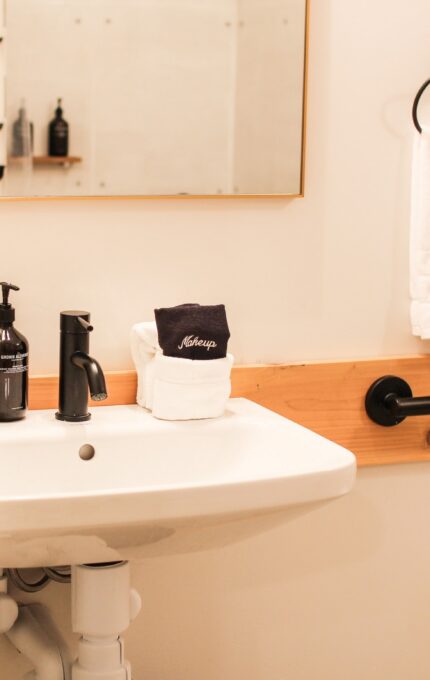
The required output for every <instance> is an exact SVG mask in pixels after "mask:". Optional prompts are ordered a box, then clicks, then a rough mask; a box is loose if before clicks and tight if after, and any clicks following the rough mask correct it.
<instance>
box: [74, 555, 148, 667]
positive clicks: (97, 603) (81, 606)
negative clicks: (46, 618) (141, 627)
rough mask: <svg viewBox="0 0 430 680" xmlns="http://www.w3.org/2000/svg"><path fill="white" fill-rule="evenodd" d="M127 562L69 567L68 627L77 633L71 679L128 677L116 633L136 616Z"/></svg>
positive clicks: (135, 597) (136, 599)
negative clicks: (76, 655) (76, 650)
mask: <svg viewBox="0 0 430 680" xmlns="http://www.w3.org/2000/svg"><path fill="white" fill-rule="evenodd" d="M140 607H141V602H140V596H139V594H138V593H137V592H136V591H134V590H131V589H130V567H129V564H128V563H127V562H121V563H117V564H110V565H105V566H100V565H96V566H88V565H80V566H75V567H72V627H73V631H74V632H75V633H80V634H81V639H80V641H79V643H78V659H77V661H76V662H75V664H74V665H73V667H72V680H130V679H131V671H130V665H129V663H128V662H127V661H126V660H125V659H124V645H123V641H122V639H121V638H120V633H122V632H124V631H125V630H126V629H127V628H128V626H129V625H130V622H131V621H132V620H133V618H134V617H135V616H137V614H138V612H139V610H140Z"/></svg>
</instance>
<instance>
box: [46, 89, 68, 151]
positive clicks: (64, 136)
mask: <svg viewBox="0 0 430 680" xmlns="http://www.w3.org/2000/svg"><path fill="white" fill-rule="evenodd" d="M68 154H69V124H68V123H66V121H65V120H64V118H63V109H62V108H61V99H59V100H58V106H57V108H56V109H55V118H54V120H52V121H51V122H50V123H49V155H50V156H67V155H68Z"/></svg>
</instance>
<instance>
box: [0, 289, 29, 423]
mask: <svg viewBox="0 0 430 680" xmlns="http://www.w3.org/2000/svg"><path fill="white" fill-rule="evenodd" d="M0 286H1V288H2V293H3V302H2V303H1V304H0V422H6V421H8V420H20V419H21V418H24V417H25V414H26V410H27V394H28V342H27V340H26V339H25V338H24V336H23V335H21V333H18V331H17V330H16V329H15V328H14V326H13V322H14V321H15V310H14V308H13V307H12V305H11V304H10V303H9V292H10V291H11V290H19V288H18V287H17V286H14V285H13V284H12V283H0Z"/></svg>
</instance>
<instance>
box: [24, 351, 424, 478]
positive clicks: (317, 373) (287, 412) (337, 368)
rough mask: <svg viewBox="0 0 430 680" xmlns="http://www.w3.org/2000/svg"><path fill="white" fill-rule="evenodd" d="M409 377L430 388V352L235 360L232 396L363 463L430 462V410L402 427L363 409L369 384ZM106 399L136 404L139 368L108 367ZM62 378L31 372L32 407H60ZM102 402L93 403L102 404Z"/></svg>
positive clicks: (416, 387) (415, 386)
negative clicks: (384, 423)
mask: <svg viewBox="0 0 430 680" xmlns="http://www.w3.org/2000/svg"><path fill="white" fill-rule="evenodd" d="M388 374H391V375H397V376H399V377H401V378H403V379H404V380H406V381H407V382H408V383H409V384H410V386H411V388H412V391H413V393H414V395H416V396H423V395H425V394H430V356H427V355H425V356H415V357H396V358H384V359H372V360H365V361H362V360H359V361H341V362H325V363H310V364H291V365H269V366H266V365H256V366H236V367H235V368H234V369H233V374H232V387H233V389H232V396H233V397H246V398H247V399H251V400H252V401H255V402H257V403H259V404H261V405H262V406H266V407H267V408H270V409H272V410H273V411H276V412H277V413H280V414H281V415H284V416H286V417H287V418H290V419H291V420H294V421H295V422H297V423H300V424H301V425H304V426H305V427H308V428H310V429H311V430H313V431H314V432H318V433H319V434H321V435H323V436H324V437H327V438H328V439H331V440H332V441H335V442H338V443H339V444H342V445H343V446H345V447H346V448H348V449H350V450H351V451H352V452H353V453H355V455H356V456H357V459H358V463H359V465H383V464H388V463H410V462H412V461H430V445H429V444H428V443H427V435H428V433H429V432H430V416H428V417H427V416H423V417H418V418H408V419H407V420H405V421H404V422H403V423H401V424H400V425H398V426H396V427H392V428H384V427H380V426H379V425H376V424H374V423H372V422H371V421H370V420H369V419H368V417H367V415H366V413H365V410H364V397H365V394H366V392H367V389H368V387H369V385H370V384H371V383H372V382H373V381H374V380H376V379H377V378H379V377H380V376H382V375H388ZM106 379H107V383H108V391H109V399H108V400H107V401H105V402H103V405H106V406H107V405H112V404H132V403H134V402H135V395H136V375H135V373H134V371H116V372H110V373H107V374H106ZM57 394H58V378H57V377H55V376H41V377H33V378H30V408H33V409H35V408H38V409H46V408H56V407H57ZM98 405H100V404H95V403H94V404H92V406H94V407H95V406H98Z"/></svg>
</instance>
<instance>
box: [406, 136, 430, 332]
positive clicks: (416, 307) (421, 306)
mask: <svg viewBox="0 0 430 680" xmlns="http://www.w3.org/2000/svg"><path fill="white" fill-rule="evenodd" d="M409 266H410V294H411V300H412V301H411V323H412V333H413V334H414V335H417V336H418V337H420V338H422V339H423V340H428V339H430V128H426V127H424V126H422V133H421V134H420V133H419V132H416V135H415V140H414V150H413V158H412V187H411V227H410V249H409Z"/></svg>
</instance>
